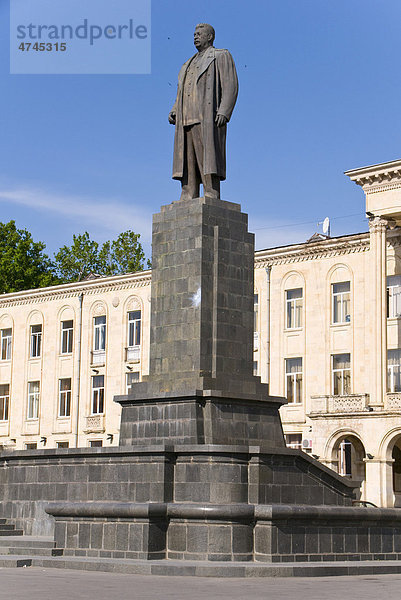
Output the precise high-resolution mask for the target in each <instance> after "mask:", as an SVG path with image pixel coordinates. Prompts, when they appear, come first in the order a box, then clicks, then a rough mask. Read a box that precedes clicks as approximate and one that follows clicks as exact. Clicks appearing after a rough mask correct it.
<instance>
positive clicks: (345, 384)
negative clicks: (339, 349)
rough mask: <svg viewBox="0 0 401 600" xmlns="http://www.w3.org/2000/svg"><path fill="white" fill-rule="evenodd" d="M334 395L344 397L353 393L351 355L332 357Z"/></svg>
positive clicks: (335, 355)
mask: <svg viewBox="0 0 401 600" xmlns="http://www.w3.org/2000/svg"><path fill="white" fill-rule="evenodd" d="M332 372H333V394H334V396H344V395H345V394H350V393H351V366H350V355H349V354H333V355H332Z"/></svg>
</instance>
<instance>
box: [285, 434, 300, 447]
mask: <svg viewBox="0 0 401 600" xmlns="http://www.w3.org/2000/svg"><path fill="white" fill-rule="evenodd" d="M284 437H285V443H286V445H287V448H294V449H295V450H302V433H286V434H285V436H284Z"/></svg>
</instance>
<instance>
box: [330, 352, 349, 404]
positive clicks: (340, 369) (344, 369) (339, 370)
mask: <svg viewBox="0 0 401 600" xmlns="http://www.w3.org/2000/svg"><path fill="white" fill-rule="evenodd" d="M338 356H348V363H349V367H338V368H336V369H335V368H334V360H335V358H336V357H338ZM344 362H345V361H344ZM347 371H348V373H349V389H348V390H346V389H345V387H346V386H344V382H345V381H346V377H344V375H345V373H346V372H347ZM336 373H341V377H340V381H341V393H340V394H336V393H335V388H336V385H335V379H334V378H335V374H336ZM331 390H332V395H333V396H349V395H350V394H352V373H351V353H350V352H340V353H338V354H332V355H331Z"/></svg>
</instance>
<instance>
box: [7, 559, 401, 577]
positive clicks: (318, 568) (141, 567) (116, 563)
mask: <svg viewBox="0 0 401 600" xmlns="http://www.w3.org/2000/svg"><path fill="white" fill-rule="evenodd" d="M10 558H12V559H13V560H14V561H16V559H17V557H15V556H14V557H7V556H0V567H2V566H3V563H2V561H3V559H4V560H7V559H10ZM26 560H27V561H31V565H32V566H33V567H42V568H58V569H77V570H84V571H104V572H112V573H131V574H141V575H166V576H197V577H328V576H339V575H343V576H344V575H380V574H383V575H385V574H399V573H401V561H384V560H383V561H360V562H359V561H338V562H323V561H322V562H316V563H313V562H309V563H295V562H294V563H258V562H246V563H244V562H207V561H189V560H187V561H186V560H182V561H179V560H159V561H150V560H149V561H145V560H128V559H110V558H81V557H75V556H74V557H73V556H63V557H53V558H51V557H39V556H37V557H35V556H33V557H26ZM15 566H21V565H15Z"/></svg>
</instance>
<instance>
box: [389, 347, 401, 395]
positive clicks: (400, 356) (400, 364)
mask: <svg viewBox="0 0 401 600" xmlns="http://www.w3.org/2000/svg"><path fill="white" fill-rule="evenodd" d="M387 390H388V391H389V392H401V350H400V349H397V350H388V351H387Z"/></svg>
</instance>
